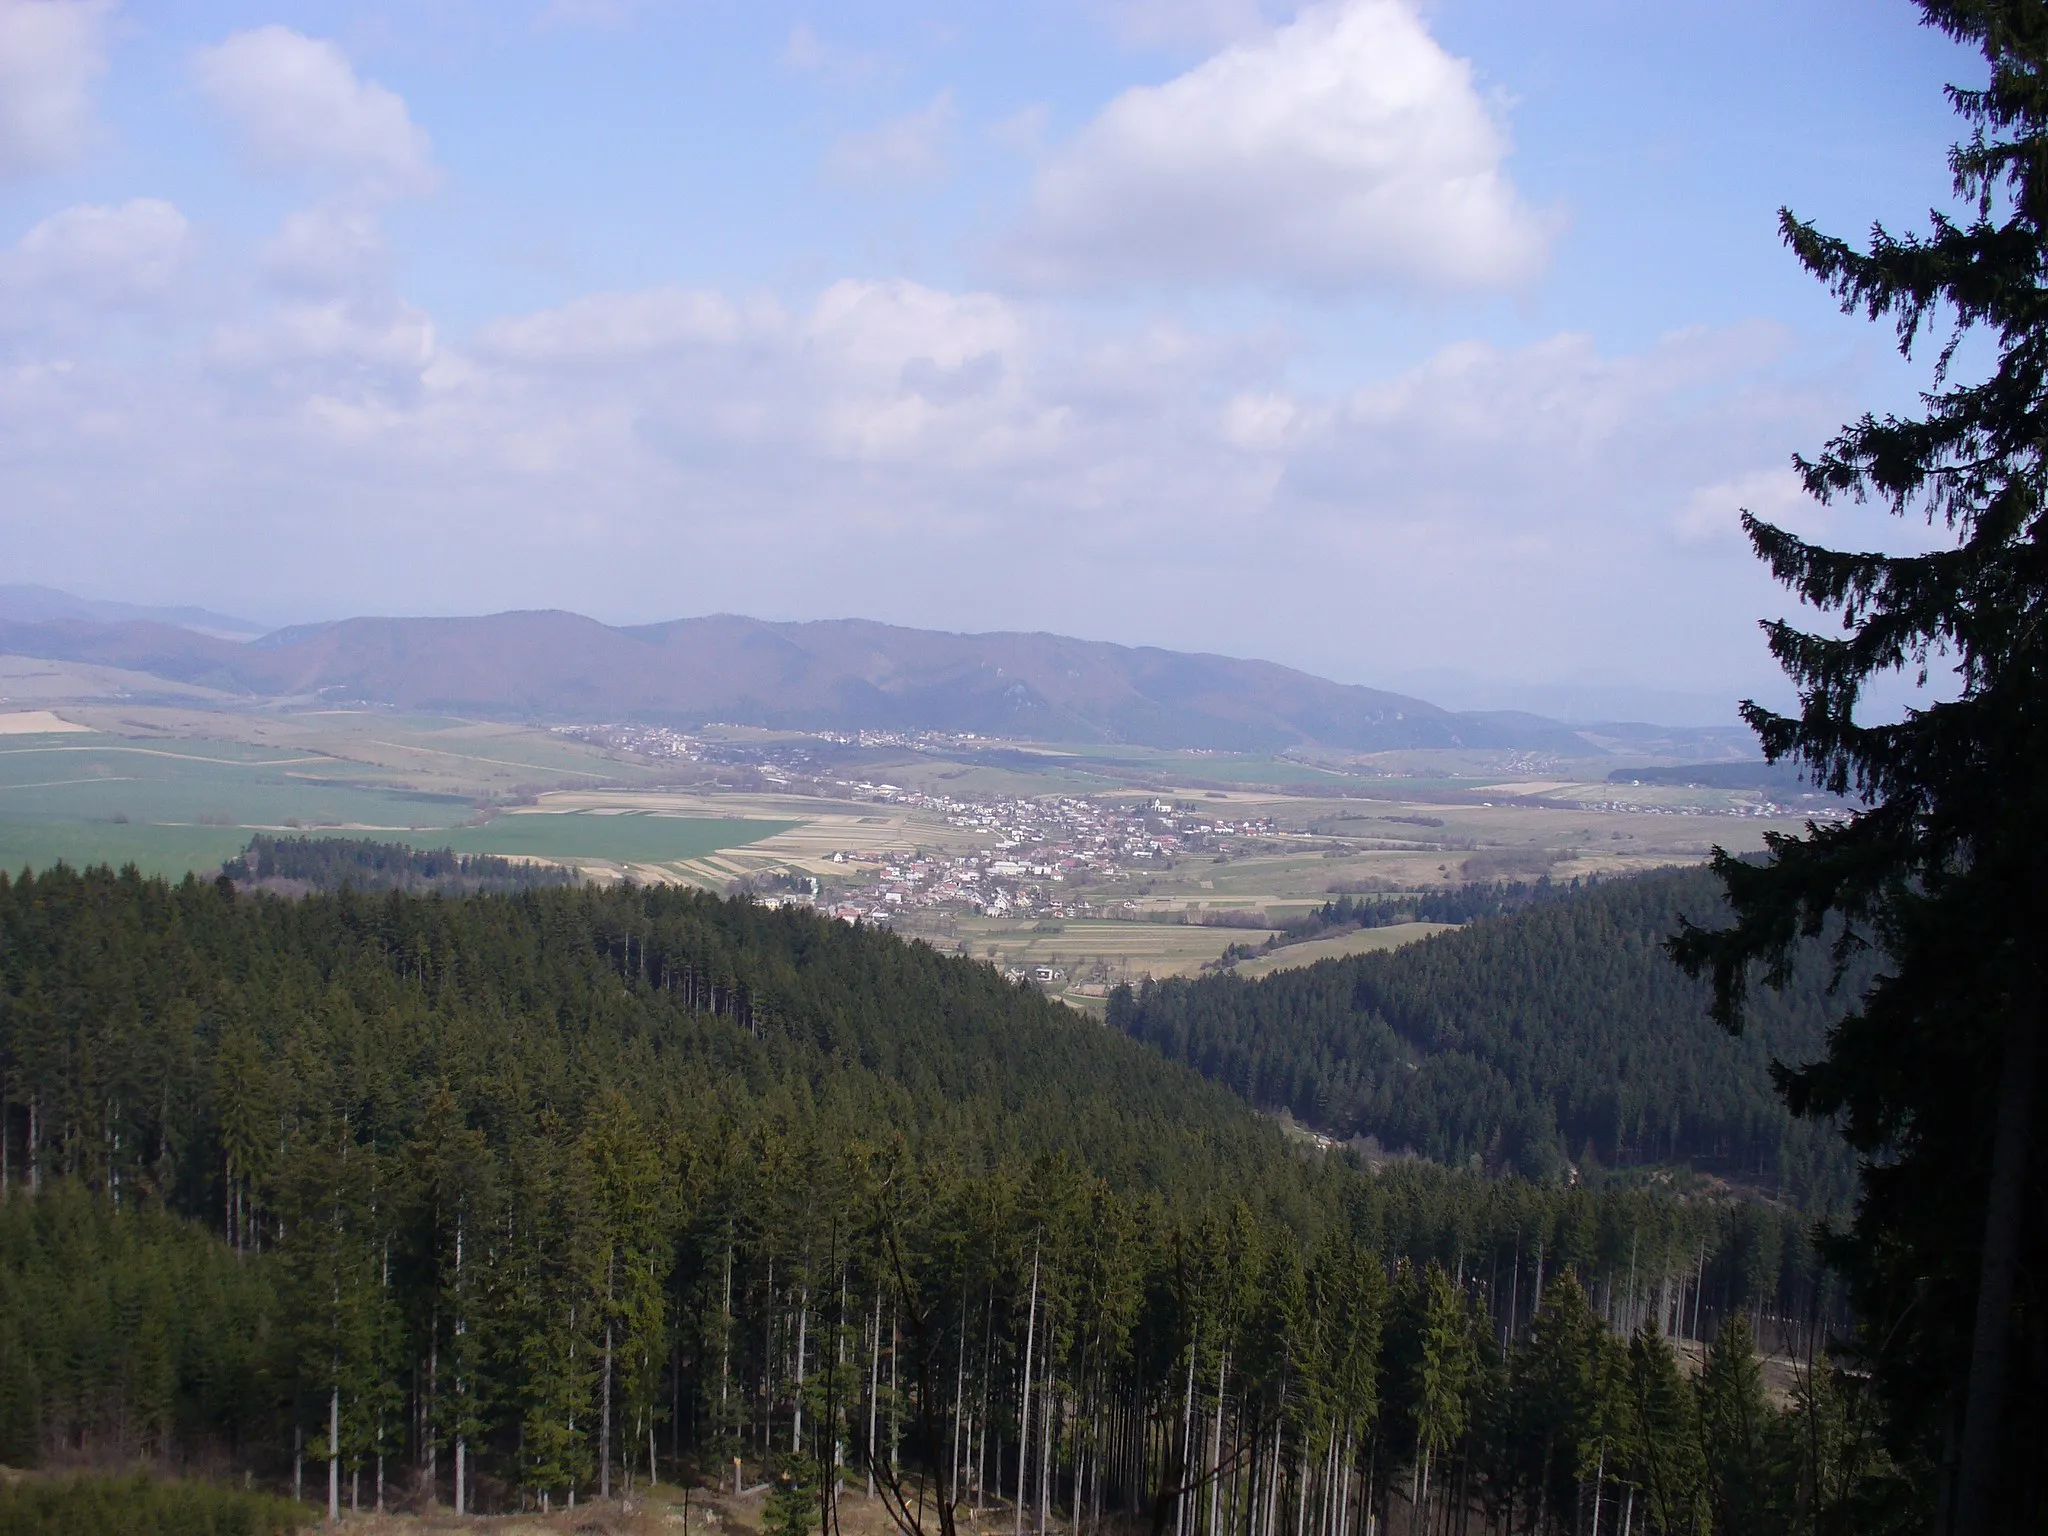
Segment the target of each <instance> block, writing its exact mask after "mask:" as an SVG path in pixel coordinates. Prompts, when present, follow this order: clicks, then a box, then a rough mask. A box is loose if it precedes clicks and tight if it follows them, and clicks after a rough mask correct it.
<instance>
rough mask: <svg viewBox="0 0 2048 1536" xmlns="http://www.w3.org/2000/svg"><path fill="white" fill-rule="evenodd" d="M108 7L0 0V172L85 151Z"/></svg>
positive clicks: (84, 0)
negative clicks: (93, 90)
mask: <svg viewBox="0 0 2048 1536" xmlns="http://www.w3.org/2000/svg"><path fill="white" fill-rule="evenodd" d="M112 10H113V4H112V0H0V176H9V175H20V174H22V173H24V172H28V171H40V170H47V169H49V168H51V167H53V166H58V165H63V164H65V163H67V162H68V161H71V160H74V159H76V158H77V157H78V156H79V155H80V154H81V153H83V152H84V150H85V148H86V146H87V144H88V143H89V142H90V140H91V138H92V135H93V132H94V121H93V110H92V86H93V82H94V81H95V80H97V79H98V78H99V76H100V75H101V74H102V73H103V72H104V71H105V69H106V67H107V56H106V22H107V17H108V15H109V13H110V12H111V11H112Z"/></svg>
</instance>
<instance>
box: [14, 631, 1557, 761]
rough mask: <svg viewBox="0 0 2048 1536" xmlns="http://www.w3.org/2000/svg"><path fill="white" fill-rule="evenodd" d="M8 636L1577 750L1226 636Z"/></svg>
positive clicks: (993, 727) (738, 715) (214, 676)
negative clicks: (1175, 644)
mask: <svg viewBox="0 0 2048 1536" xmlns="http://www.w3.org/2000/svg"><path fill="white" fill-rule="evenodd" d="M0 652H11V653H15V654H19V655H27V656H36V657H45V658H51V659H57V660H65V661H81V662H92V663H96V664H99V665H104V666H114V667H125V668H129V669H131V670H134V671H139V672H146V673H149V674H152V675H154V676H158V677H163V678H168V679H172V680H175V681H178V682H182V683H196V684H203V685H205V686H208V687H213V688H220V689H225V690H229V691H232V692H238V693H243V694H247V695H252V696H263V697H296V698H307V699H322V700H327V701H332V702H342V701H357V700H360V701H364V702H370V703H376V704H385V705H392V706H396V707H401V708H409V709H429V710H446V711H450V712H453V713H464V714H474V715H480V716H486V717H498V718H504V717H514V718H526V719H532V718H540V719H548V720H564V721H574V720H582V721H596V720H638V721H645V722H649V723H660V724H670V725H678V726H688V725H697V724H703V723H706V722H711V721H719V722H725V723H730V724H742V725H758V726H769V727H780V728H789V729H810V730H859V729H870V730H912V731H914V730H939V731H954V732H975V733H980V734H986V735H999V736H1013V737H1026V738H1031V739H1036V740H1042V741H1043V740H1054V741H1083V742H1124V743H1130V744H1134V745H1141V746H1149V747H1161V748H1198V749H1209V750H1217V751H1240V752H1253V751H1274V750H1279V749H1283V748H1286V747H1290V746H1299V745H1308V744H1315V745H1321V746H1326V747H1335V748H1344V749H1351V750H1361V751H1378V750H1388V749H1392V748H1401V747H1514V748H1532V749H1550V750H1563V751H1571V752H1575V753H1583V752H1584V751H1586V750H1587V748H1586V743H1585V742H1584V741H1583V740H1582V739H1581V738H1580V737H1579V736H1578V735H1577V734H1576V733H1574V732H1573V731H1572V730H1571V729H1570V728H1569V727H1567V726H1564V725H1561V724H1559V723H1558V722H1556V721H1552V720H1547V719H1544V718H1542V717H1540V716H1536V715H1525V714H1517V713H1513V712H1487V713H1469V714H1456V713H1453V712H1451V711H1449V710H1444V709H1440V708H1438V707H1437V706H1436V705H1433V704H1429V703H1426V702H1425V701H1423V700H1421V699H1414V698H1409V697H1407V696H1405V695H1402V694H1396V693H1386V692H1382V691H1380V690H1377V689H1372V688H1363V687H1357V686H1353V685H1349V684H1343V683H1334V682H1330V681H1328V680H1327V679H1324V678H1319V677H1314V676H1311V675H1310V674H1308V673H1305V672H1299V671H1295V670H1294V669H1292V668H1289V667H1283V666H1278V665H1276V664H1274V663H1272V662H1264V661H1246V660H1239V659H1235V658H1232V657H1226V656H1212V655H1200V654H1192V653H1187V652H1180V651H1168V650H1161V649H1157V648H1154V647H1149V646H1144V647H1131V646H1121V645H1111V644H1107V643H1105V642H1101V641H1090V640H1076V639H1070V638H1067V637H1063V636H1059V635H1047V634H1012V633H996V634H979V635H961V634H948V633H942V632H938V631H932V630H918V629H904V628H898V627H895V626H892V625H886V624H876V623H870V622H867V621H864V620H858V619H840V620H826V621H819V622H813V623H801V624H797V623H770V622H767V621H764V620H760V619H749V618H742V617H738V616H734V615H726V614H721V615H715V616H712V617H709V618H695V619H678V620H674V621H672V622H669V623H663V624H648V625H638V626H632V627H614V626H611V625H606V624H601V623H599V622H598V621H597V620H595V619H590V618H585V617H583V616H582V615H579V614H573V613H564V612H558V611H541V612H519V613H500V614H492V615H489V616H487V617H481V618H440V619H391V618H357V619H346V620H342V621H339V622H336V623H331V624H320V625H310V626H302V627H297V628H291V629H284V630H279V631H277V632H276V633H274V634H270V635H266V636H264V637H263V638H261V639H259V640H256V641H253V642H250V643H246V644H245V643H238V642H235V641H231V640H224V639H221V638H219V637H217V636H214V635H208V634H204V633H199V632H197V631H195V630H193V629H189V628H183V627H180V626H178V625H174V624H166V623H162V622H156V621H152V620H127V621H123V622H116V623H105V622H96V621H93V620H89V619H83V618H59V619H53V620H46V621H42V622H7V621H5V620H4V618H0Z"/></svg>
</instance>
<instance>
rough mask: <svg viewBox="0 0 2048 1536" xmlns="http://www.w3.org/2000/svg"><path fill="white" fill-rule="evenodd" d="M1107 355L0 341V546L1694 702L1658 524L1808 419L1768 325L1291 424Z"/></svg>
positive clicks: (501, 601)
mask: <svg viewBox="0 0 2048 1536" xmlns="http://www.w3.org/2000/svg"><path fill="white" fill-rule="evenodd" d="M1104 324H1105V322H1104V321H1103V320H1102V318H1101V317H1099V316H1098V317H1094V318H1093V319H1089V318H1085V317H1082V316H1079V315H1077V314H1075V313H1073V312H1071V311H1065V310H1061V309H1058V308H1052V307H1047V306H1041V305H1037V304H1034V303H1029V302H1023V301H1019V300H1017V299H1014V298H1008V297H1004V296H1002V295H999V294H994V293H987V292H980V293H977V292H953V291H947V290H943V289H938V288H934V287H929V286H924V285H920V284H917V283H912V282H903V281H894V282H877V281H855V280H846V281H840V282H836V283H832V284H830V285H828V286H826V287H825V288H823V289H822V290H821V291H819V292H818V293H817V294H816V295H815V296H814V297H813V298H812V299H811V300H810V301H809V302H807V303H805V304H801V305H792V304H789V303H786V302H782V301H778V300H775V299H772V298H767V297H752V298H748V297H740V296H735V295H731V294H727V293H722V292H718V291H715V290H691V289H683V288H654V289H648V290H642V291H638V292H627V293H609V294H592V295H587V296H585V297H582V298H579V299H576V300H574V301H572V302H570V303H566V304H563V305H560V306H558V307H554V308H550V309H546V310H541V311H536V312H530V313H525V314H517V315H508V316H505V317H503V318H501V319H499V320H497V321H495V322H493V323H491V324H489V325H487V326H485V327H483V328H482V329H481V330H479V331H478V332H477V333H476V335H475V336H474V337H473V338H471V339H469V340H467V341H461V342H451V341H450V340H448V339H447V338H445V337H443V336H441V335H439V334H438V333H437V331H436V329H435V327H434V325H433V323H432V319H431V317H430V316H428V315H426V314H424V313H422V312H420V311H419V310H418V309H416V308H413V307H411V306H408V305H406V304H404V303H403V302H402V301H400V300H398V299H397V298H395V297H392V296H391V295H389V294H388V293H381V292H380V291H378V290H377V289H376V288H375V287H374V285H372V286H369V287H362V286H358V287H356V288H352V289H350V290H348V291H345V292H343V293H340V294H337V295H333V296H326V297H323V296H320V295H317V294H312V295H308V294H303V293H299V292H296V291H294V292H291V293H288V294H287V295H286V297H285V298H284V299H283V300H282V301H279V302H273V303H270V304H268V305H267V306H259V307H257V308H254V309H251V310H250V311H249V312H247V313H245V314H243V315H241V316H240V317H238V318H237V319H236V320H235V322H234V323H233V324H231V325H226V326H222V327H220V328H219V329H217V331H216V332H215V334H214V336H213V339H212V342H211V345H210V346H208V347H206V348H204V349H192V350H190V351H188V352H167V351H164V350H163V349H155V350H152V351H149V352H147V353H146V355H142V356H138V355H137V351H136V349H134V348H132V347H130V346H128V345H127V343H126V341H125V339H124V337H125V333H124V332H123V331H122V330H121V329H120V327H119V326H118V325H107V326H105V327H103V328H102V331H101V333H100V335H99V344H98V345H97V346H94V345H91V344H89V340H90V339H89V338H85V339H81V337H79V336H76V335H71V336H66V337H64V338H62V339H61V346H60V344H59V342H57V341H52V342H51V343H49V344H48V345H47V346H45V345H42V344H40V343H38V342H37V341H36V339H35V338H36V336H37V335H38V334H39V333H35V332H27V331H25V332H21V333H19V336H20V338H21V339H20V342H19V344H18V345H16V346H14V347H12V348H11V349H10V351H9V352H8V353H6V354H0V544H4V545H6V546H7V547H9V548H10V549H22V550H33V551H35V552H36V553H37V554H38V557H39V559H41V560H42V563H43V566H44V567H45V568H51V569H61V568H64V567H65V565H67V564H71V565H73V566H74V568H75V567H76V565H77V564H78V563H79V562H84V561H88V560H91V561H98V562H100V564H99V566H98V567H97V568H100V569H104V570H106V571H107V573H108V574H107V576H106V580H107V581H109V582H113V581H115V580H116V579H117V578H118V577H119V575H120V572H119V570H118V569H117V567H118V564H119V562H121V561H131V562H134V563H135V564H136V566H137V569H138V570H142V569H147V570H148V571H149V572H150V573H151V574H152V575H153V576H154V577H155V578H156V579H157V580H158V582H159V584H161V582H162V581H163V580H164V579H165V573H166V572H183V573H187V579H188V580H189V583H190V585H191V586H192V587H193V589H194V590H195V591H197V592H201V593H204V592H207V591H217V590H219V589H220V584H221V583H222V582H224V581H230V582H231V581H239V580H252V581H253V580H261V581H263V582H264V583H266V590H268V591H272V592H274V593H275V594H276V600H277V602H278V603H279V604H281V605H298V606H301V607H303V608H305V609H308V610H316V611H336V610H347V609H352V608H363V607H370V606H376V607H380V608H383V609H386V610H390V609H394V608H399V609H403V608H413V609H421V610H433V611H448V610H475V609H479V608H486V607H494V606H506V605H513V604H557V605H567V606H572V607H581V608H584V609H586V610H593V609H594V610H597V611H599V612H601V613H605V614H611V615H619V616H637V617H654V616H657V615H660V614H663V613H683V612H701V611H707V610H711V609H719V608H725V609H740V610H743V611H744V610H756V611H759V610H769V611H771V612H779V613H782V614H789V615H806V614H808V615H818V614H825V613H859V614H865V615H870V616H874V617H879V618H885V619H894V620H897V621H900V622H911V623H920V624H927V625H942V626H949V627H959V628H989V627H1000V626H1028V627H1040V628H1052V629H1058V630H1065V631H1068V632H1079V633H1096V634H1102V633H1108V634H1111V635H1112V636H1115V637H1119V638H1125V639H1132V640H1141V639H1142V640H1150V641H1155V642H1159V643H1166V644H1182V645H1194V646H1200V647H1203V648H1208V649H1222V650H1231V651H1237V652H1240V653H1247V654H1265V655H1274V656H1277V657H1279V658H1281V659H1283V660H1284V659H1291V660H1294V661H1296V662H1299V663H1307V664H1310V665H1312V666H1315V667H1318V668H1320V669H1322V670H1332V669H1334V670H1337V671H1339V672H1343V673H1345V674H1346V675H1349V676H1353V677H1359V678H1362V679H1369V678H1370V677H1371V676H1373V675H1374V674H1375V673H1377V672H1380V671H1382V670H1391V669H1393V668H1395V667H1398V666H1402V665H1406V666H1416V665H1423V664H1429V663H1432V662H1435V663H1439V664H1440V663H1442V662H1443V661H1444V657H1445V653H1444V652H1443V650H1442V647H1443V644H1444V643H1445V637H1446V636H1453V637H1455V642H1456V644H1455V649H1456V651H1457V652H1458V655H1459V656H1460V657H1462V658H1464V659H1466V660H1467V661H1473V660H1476V658H1477V657H1479V656H1481V655H1489V654H1490V655H1496V656H1497V655H1513V656H1514V657H1515V658H1516V659H1517V666H1518V667H1520V668H1522V669H1524V670H1527V671H1528V672H1530V674H1531V675H1540V674H1542V673H1545V672H1552V673H1557V674H1559V675H1565V674H1569V673H1571V672H1572V671H1574V670H1575V669H1580V670H1583V669H1584V668H1586V667H1588V666H1593V665H1595V664H1598V665H1604V666H1606V667H1607V668H1608V669H1609V670H1615V669H1619V670H1620V671H1622V672H1628V671H1629V670H1630V669H1634V672H1635V674H1636V675H1643V676H1650V675H1657V674H1659V673H1668V674H1669V676H1668V679H1667V680H1668V681H1670V682H1671V683H1672V685H1674V686H1677V685H1680V684H1682V683H1684V682H1685V680H1687V679H1698V678H1701V677H1702V676H1703V675H1704V676H1705V677H1706V679H1707V681H1708V682H1710V683H1713V684H1715V685H1716V686H1722V685H1725V684H1726V679H1727V677H1728V676H1729V675H1730V673H1731V671H1736V670H1737V669H1739V667H1740V666H1742V665H1744V664H1746V662H1747V661H1749V660H1753V659H1755V657H1756V656H1757V655H1758V654H1760V653H1757V652H1756V644H1755V632H1754V629H1753V626H1752V624H1751V620H1752V619H1753V618H1754V617H1755V616H1756V615H1758V614H1759V613H1763V612H1766V611H1771V610H1772V608H1773V606H1774V605H1776V604H1777V602H1778V598H1777V594H1776V593H1775V590H1774V589H1771V588H1770V587H1769V584H1768V582H1767V581H1765V580H1763V579H1762V576H1761V573H1759V572H1757V571H1755V570H1754V569H1753V565H1754V563H1753V562H1750V561H1747V560H1742V559H1731V558H1729V557H1728V556H1727V555H1726V554H1724V553H1721V552H1718V551H1716V550H1715V549H1713V548H1709V547H1706V546H1690V545H1687V544H1685V543H1684V542H1682V541H1681V540H1680V539H1679V538H1677V537H1674V520H1677V521H1679V522H1682V520H1683V518H1684V516H1685V515H1686V513H1687V510H1688V508H1690V507H1691V506H1693V505H1694V503H1695V502H1699V501H1701V498H1706V497H1709V493H1708V492H1699V493H1698V495H1696V494H1695V491H1696V488H1699V487H1716V486H1719V485H1721V484H1723V483H1724V482H1727V483H1732V484H1736V485H1747V484H1749V483H1750V482H1749V481H1748V480H1747V479H1745V478H1744V477H1746V476H1748V475H1749V474H1750V472H1751V471H1753V470H1757V469H1759V468H1761V467H1763V466H1768V465H1771V464H1773V463H1782V462H1783V460H1784V456H1785V454H1786V453H1787V452H1788V450H1789V449H1790V448H1791V447H1794V446H1797V445H1799V444H1800V443H1802V442H1810V441H1812V440H1814V439H1815V438H1817V437H1819V436H1820V435H1822V434H1823V433H1824V432H1825V430H1826V428H1827V426H1828V425H1829V424H1830V423H1831V422H1832V421H1834V420H1836V419H1839V416H1840V414H1841V402H1840V401H1839V400H1838V399H1834V398H1832V397H1831V396H1829V395H1827V394H1825V393H1823V392H1822V391H1821V390H1818V389H1816V388H1813V387H1810V386H1808V385H1805V384H1802V383H1800V382H1799V381H1797V380H1792V381H1790V382H1787V381H1786V379H1785V378H1784V376H1783V372H1782V370H1783V362H1782V353H1783V350H1784V342H1783V339H1782V338H1781V337H1780V336H1779V335H1777V334H1776V333H1775V332H1772V331H1769V330H1767V329H1764V328H1737V329H1734V330H1729V331H1701V332H1695V333H1688V334H1684V335H1679V336H1674V337H1672V338H1669V339H1667V340H1666V341H1665V342H1663V343H1661V344H1659V345H1658V346H1655V347H1653V348H1650V349H1648V350H1646V351H1644V352H1641V353H1636V354H1621V355H1616V354H1612V353H1607V352H1603V351H1602V350H1600V349H1599V348H1598V347H1597V346H1596V345H1595V344H1594V343H1593V342H1591V341H1590V340H1589V339H1587V338H1585V337H1583V336H1572V335H1565V336H1557V337H1552V338H1549V339H1547V340H1545V341H1542V342H1539V343H1536V344H1533V345H1529V346H1525V347H1520V348H1512V349H1508V348H1498V347H1491V346H1485V345H1478V344H1460V345H1456V346H1451V347H1447V348H1444V349H1442V350H1441V351H1439V352H1438V353H1436V354H1435V355H1433V356H1432V357H1429V358H1427V359H1425V360H1424V361H1423V362H1421V363H1419V364H1417V365H1416V366H1413V367H1409V368H1406V369H1403V370H1401V371H1399V372H1396V373H1394V374H1392V375H1390V376H1387V377H1384V378H1381V379H1378V380H1376V381H1373V382H1371V383H1368V384H1365V385H1363V386H1360V387H1357V388H1352V389H1349V390H1338V391H1330V390H1313V389H1302V388H1300V387H1298V386H1292V385H1290V383H1289V382H1288V380H1289V378H1290V375H1292V374H1294V373H1296V372H1297V371H1298V370H1297V369H1296V368H1295V366H1294V364H1295V362H1296V361H1297V359H1296V358H1295V357H1294V356H1293V354H1292V353H1291V352H1290V351H1289V350H1288V349H1287V348H1286V347H1284V346H1283V345H1282V344H1281V343H1280V342H1279V341H1278V340H1277V339H1276V338H1274V337H1272V336H1268V335H1259V336H1251V337H1246V336H1238V335H1231V334H1208V333H1203V332H1200V331H1196V330H1191V329H1189V328H1187V327H1185V326H1181V325H1176V324H1172V323H1166V322H1156V321H1152V322H1140V323H1136V324H1128V325H1121V326H1118V327H1117V328H1112V329H1103V328H1101V327H1102V326H1103V325H1104ZM1756 483H1758V484H1770V483H1773V482H1769V481H1767V480H1758V481H1757V482H1756ZM1744 494H1748V493H1747V492H1744ZM1702 504H1703V503H1702ZM394 549H403V550H404V551H405V555H406V557H405V559H404V560H402V561H394V560H392V559H391V557H390V555H391V551H392V550H394ZM109 561H111V562H114V564H113V565H109V564H107V562H109ZM1333 658H1338V659H1334V660H1333ZM1453 659H1457V658H1453ZM1758 665H1759V666H1761V665H1762V664H1761V663H1760V662H1759V663H1758Z"/></svg>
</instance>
